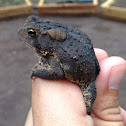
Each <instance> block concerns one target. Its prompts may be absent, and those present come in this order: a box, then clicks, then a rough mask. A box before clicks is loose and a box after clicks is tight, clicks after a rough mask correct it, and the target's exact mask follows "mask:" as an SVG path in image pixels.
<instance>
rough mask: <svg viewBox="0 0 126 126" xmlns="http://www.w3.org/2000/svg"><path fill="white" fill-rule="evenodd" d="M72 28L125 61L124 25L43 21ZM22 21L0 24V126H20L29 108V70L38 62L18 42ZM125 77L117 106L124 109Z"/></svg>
mask: <svg viewBox="0 0 126 126" xmlns="http://www.w3.org/2000/svg"><path fill="white" fill-rule="evenodd" d="M43 18H48V19H52V20H55V21H58V22H62V23H65V24H71V25H74V26H76V27H78V28H79V29H81V30H82V31H84V32H86V33H87V34H88V35H89V36H90V38H91V39H92V42H93V43H94V47H98V48H103V49H105V50H106V51H107V52H108V54H109V55H110V56H112V55H117V56H121V57H123V58H125V59H126V24H123V23H119V22H114V21H108V20H103V19H98V18H96V17H43ZM24 21H25V18H18V19H13V20H8V21H0V81H1V82H0V126H23V125H24V122H25V118H26V115H27V112H28V110H29V108H30V97H31V79H30V70H31V68H32V67H33V66H34V64H35V63H36V62H37V58H36V56H35V54H34V53H33V51H32V50H31V49H28V48H27V47H26V46H24V45H23V44H22V43H21V42H19V40H18V38H17V30H18V28H19V27H21V26H22V24H23V23H24ZM125 97H126V76H125V79H124V80H123V82H122V85H121V90H120V98H119V101H120V105H121V106H122V107H123V108H125V109H126V98H125Z"/></svg>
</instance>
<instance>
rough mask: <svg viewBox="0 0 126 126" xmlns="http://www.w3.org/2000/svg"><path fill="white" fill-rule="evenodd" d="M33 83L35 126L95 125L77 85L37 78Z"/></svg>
mask: <svg viewBox="0 0 126 126" xmlns="http://www.w3.org/2000/svg"><path fill="white" fill-rule="evenodd" d="M32 83H33V84H32V112H33V125H35V126H36V125H42V126H47V125H51V126H59V125H64V126H65V125H71V126H78V125H84V126H85V125H86V126H92V125H93V121H92V119H91V118H90V117H89V116H86V107H85V104H84V100H83V96H82V93H81V90H80V88H79V86H78V85H77V84H74V83H71V82H69V81H67V80H45V79H40V78H37V77H35V78H34V79H33V81H32Z"/></svg>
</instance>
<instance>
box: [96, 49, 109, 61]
mask: <svg viewBox="0 0 126 126" xmlns="http://www.w3.org/2000/svg"><path fill="white" fill-rule="evenodd" d="M94 51H95V55H96V57H97V59H98V62H101V61H102V60H104V59H106V58H107V57H108V54H107V52H106V51H105V50H103V49H99V48H94Z"/></svg>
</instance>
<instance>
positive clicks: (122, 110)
mask: <svg viewBox="0 0 126 126" xmlns="http://www.w3.org/2000/svg"><path fill="white" fill-rule="evenodd" d="M119 108H120V111H121V115H122V116H123V119H124V124H125V126H126V111H125V110H124V109H123V108H121V107H119Z"/></svg>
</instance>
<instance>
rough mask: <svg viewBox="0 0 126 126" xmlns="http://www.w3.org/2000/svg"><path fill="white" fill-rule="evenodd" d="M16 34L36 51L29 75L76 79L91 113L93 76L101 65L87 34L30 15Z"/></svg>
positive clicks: (93, 89) (93, 88) (95, 75)
mask: <svg viewBox="0 0 126 126" xmlns="http://www.w3.org/2000/svg"><path fill="white" fill-rule="evenodd" d="M18 35H19V38H20V40H21V41H22V42H24V43H25V44H26V45H27V46H29V47H31V48H32V49H33V50H34V51H35V52H36V53H37V55H38V58H39V63H38V64H37V65H35V67H34V68H33V69H32V75H31V77H33V76H38V77H40V78H45V79H57V78H58V79H61V78H67V79H68V80H70V81H72V82H75V83H78V84H79V86H80V87H81V90H82V92H83V96H84V99H85V103H86V107H87V113H88V114H91V109H92V104H93V102H94V100H95V98H96V88H95V80H96V77H97V75H98V74H99V71H100V67H99V64H98V61H97V58H96V56H95V53H94V50H93V45H92V43H91V40H90V39H89V37H88V36H87V35H86V34H84V33H82V32H81V31H79V30H78V29H76V28H73V27H71V26H68V25H63V24H59V23H56V22H53V21H49V20H43V21H42V20H40V19H38V18H37V17H36V16H29V17H28V19H27V20H26V23H25V24H24V26H23V27H22V28H21V29H20V30H19V32H18Z"/></svg>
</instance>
